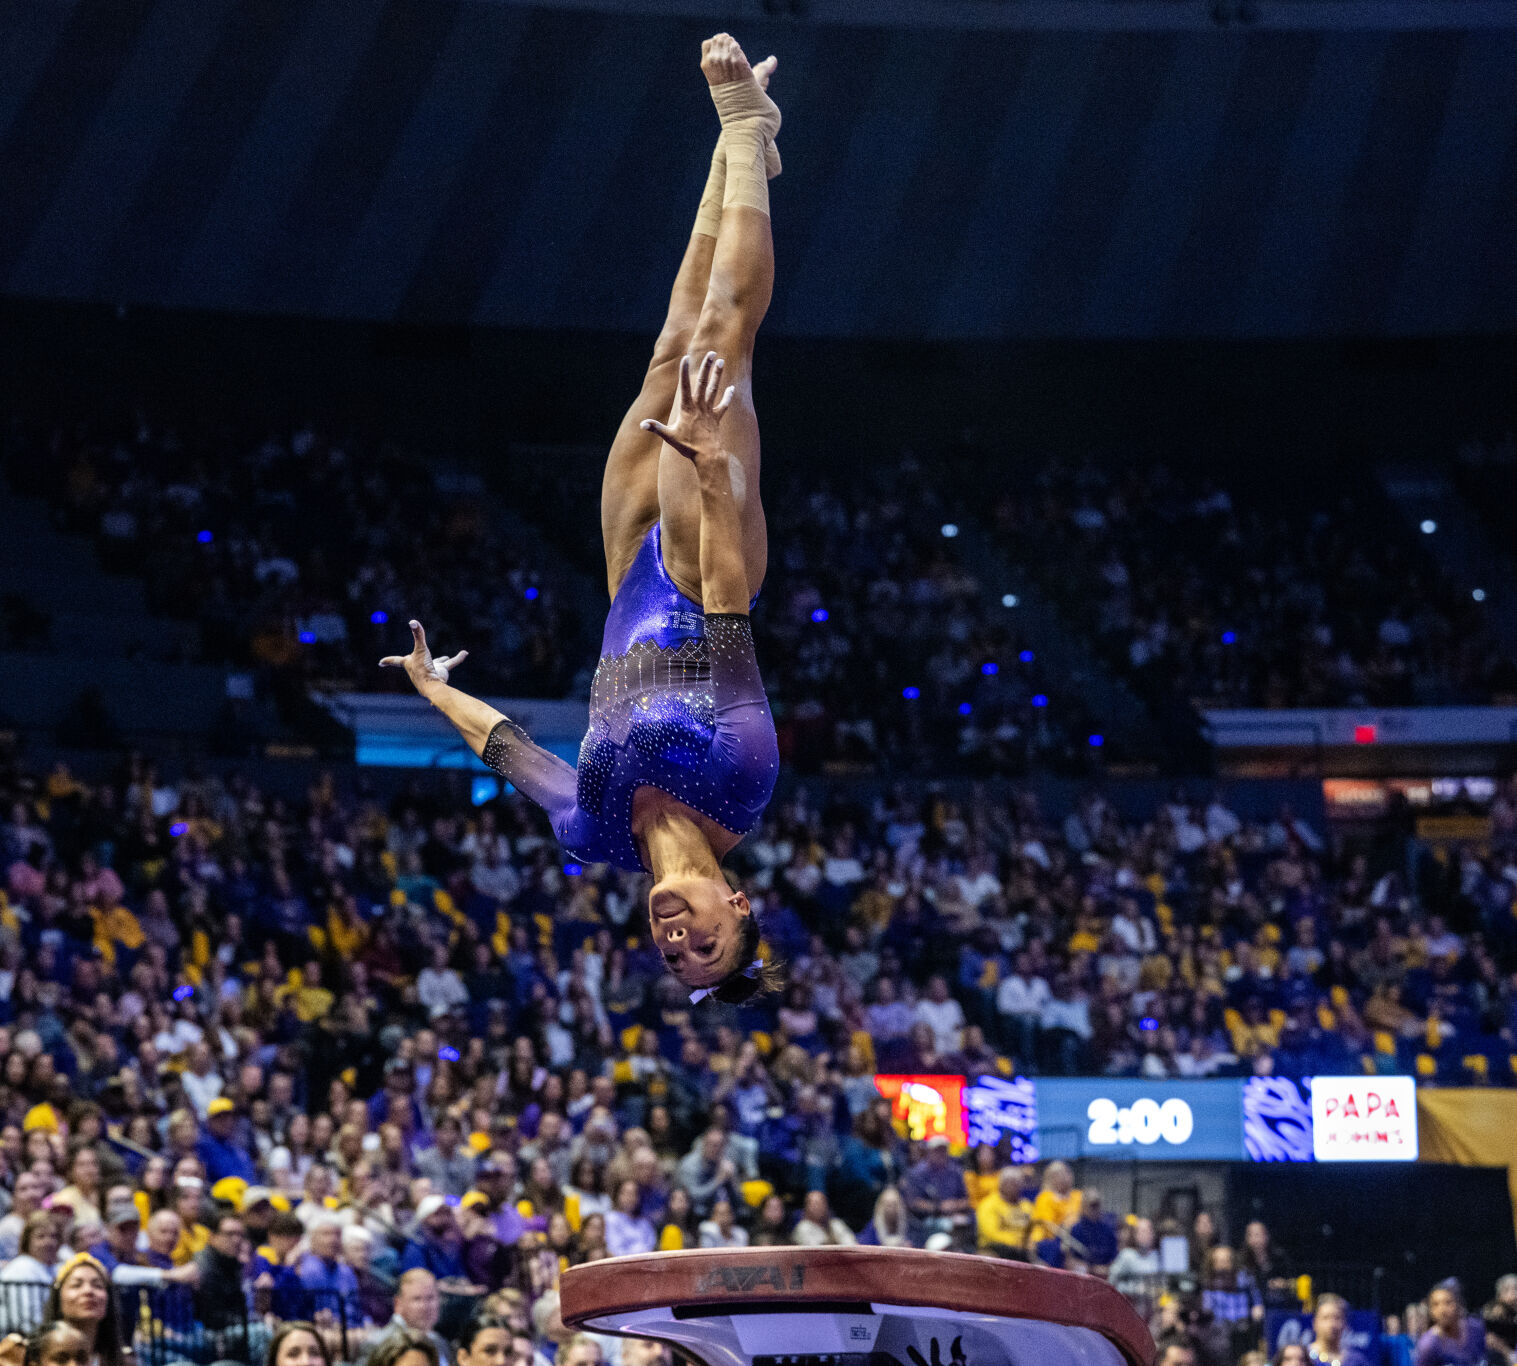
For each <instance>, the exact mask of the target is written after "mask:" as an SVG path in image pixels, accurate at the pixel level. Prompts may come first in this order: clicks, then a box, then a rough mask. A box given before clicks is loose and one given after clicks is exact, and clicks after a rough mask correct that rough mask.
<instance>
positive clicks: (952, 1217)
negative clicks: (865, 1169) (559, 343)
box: [901, 1134, 970, 1229]
mask: <svg viewBox="0 0 1517 1366" xmlns="http://www.w3.org/2000/svg"><path fill="white" fill-rule="evenodd" d="M901 1194H902V1195H904V1196H905V1197H906V1208H907V1209H908V1210H909V1211H910V1212H911V1213H912V1215H913V1216H915V1217H916V1218H918V1219H924V1220H931V1221H933V1225H934V1228H935V1229H941V1228H945V1227H946V1226H947V1225H949V1224H952V1223H953V1222H954V1221H956V1220H958V1219H966V1218H968V1216H969V1211H970V1205H969V1192H968V1191H967V1190H966V1189H965V1187H964V1172H963V1169H962V1168H961V1167H960V1166H959V1164H958V1163H957V1162H955V1161H954V1160H953V1156H952V1154H950V1153H949V1151H948V1140H947V1139H946V1138H944V1137H943V1136H942V1135H941V1134H939V1135H937V1136H936V1137H934V1138H929V1139H928V1140H927V1156H926V1157H924V1158H923V1159H922V1160H921V1161H920V1162H918V1163H916V1164H915V1165H914V1166H912V1167H911V1169H910V1170H909V1171H908V1172H907V1173H906V1179H905V1180H904V1181H902V1182H901Z"/></svg>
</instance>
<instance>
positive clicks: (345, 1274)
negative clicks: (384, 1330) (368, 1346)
mask: <svg viewBox="0 0 1517 1366" xmlns="http://www.w3.org/2000/svg"><path fill="white" fill-rule="evenodd" d="M308 1241H309V1244H310V1248H311V1250H310V1251H309V1252H307V1253H306V1255H305V1256H304V1257H302V1258H301V1259H300V1265H299V1266H298V1267H297V1268H296V1271H297V1274H298V1275H299V1276H300V1284H301V1285H302V1286H303V1287H304V1288H305V1290H306V1291H307V1292H308V1293H309V1295H310V1296H311V1308H312V1312H314V1313H319V1312H320V1311H322V1310H324V1309H325V1310H328V1311H330V1312H332V1313H336V1312H337V1307H338V1304H339V1303H341V1305H342V1307H343V1310H344V1321H345V1322H347V1323H362V1322H363V1310H362V1308H361V1307H360V1306H359V1303H358V1275H357V1273H356V1272H355V1271H354V1270H353V1268H352V1267H350V1266H348V1265H347V1264H346V1263H345V1262H343V1261H342V1221H341V1220H339V1219H338V1218H337V1217H336V1215H326V1216H318V1217H317V1219H316V1221H315V1223H313V1224H312V1225H311V1232H310V1234H309V1237H308Z"/></svg>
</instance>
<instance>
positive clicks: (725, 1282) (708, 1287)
mask: <svg viewBox="0 0 1517 1366" xmlns="http://www.w3.org/2000/svg"><path fill="white" fill-rule="evenodd" d="M805 1285H806V1268H805V1267H804V1266H793V1267H791V1268H790V1275H789V1276H788V1277H787V1276H786V1275H785V1268H784V1267H782V1266H752V1265H748V1264H746V1263H745V1264H738V1265H735V1266H716V1267H712V1268H711V1270H710V1271H704V1272H702V1273H701V1276H700V1279H699V1280H697V1281H696V1283H695V1293H696V1294H697V1295H704V1294H708V1293H709V1292H710V1291H713V1290H721V1291H725V1292H726V1293H727V1294H729V1295H751V1294H752V1293H753V1292H754V1291H756V1290H779V1291H785V1290H801V1289H804V1288H805Z"/></svg>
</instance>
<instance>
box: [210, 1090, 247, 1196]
mask: <svg viewBox="0 0 1517 1366" xmlns="http://www.w3.org/2000/svg"><path fill="white" fill-rule="evenodd" d="M241 1127H242V1126H241V1124H240V1122H239V1120H238V1116H237V1106H236V1105H235V1104H233V1102H232V1101H231V1100H229V1099H228V1098H227V1097H226V1096H217V1097H216V1099H215V1100H213V1101H212V1102H211V1103H210V1104H209V1105H208V1106H206V1110H205V1128H204V1130H203V1131H202V1133H201V1135H200V1138H199V1140H198V1141H197V1142H196V1144H195V1154H196V1156H197V1157H199V1158H200V1160H201V1162H202V1163H204V1164H205V1174H206V1177H207V1179H209V1181H210V1182H211V1184H212V1185H215V1184H216V1182H218V1181H222V1180H224V1179H225V1178H226V1177H229V1176H235V1177H238V1178H240V1179H241V1180H242V1181H243V1182H244V1183H246V1184H247V1185H249V1186H251V1185H252V1184H253V1183H254V1182H255V1181H257V1180H258V1168H257V1166H256V1165H255V1164H254V1162H253V1157H252V1154H251V1153H250V1152H249V1151H248V1149H247V1144H246V1142H245V1141H244V1139H243V1136H242V1134H241V1133H240V1132H239V1130H240V1129H241Z"/></svg>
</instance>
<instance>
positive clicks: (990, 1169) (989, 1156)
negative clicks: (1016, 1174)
mask: <svg viewBox="0 0 1517 1366" xmlns="http://www.w3.org/2000/svg"><path fill="white" fill-rule="evenodd" d="M1000 1183H1001V1168H1000V1165H999V1161H998V1157H997V1154H996V1150H995V1149H994V1148H993V1147H991V1146H990V1144H988V1143H982V1144H980V1146H979V1147H978V1148H976V1149H975V1150H974V1169H973V1170H972V1171H967V1172H965V1173H964V1191H965V1194H967V1195H968V1196H969V1203H970V1204H971V1205H973V1206H974V1208H975V1209H979V1207H980V1201H982V1200H985V1199H987V1198H988V1197H990V1196H992V1195H994V1194H995V1193H996V1190H997V1188H998V1187H999V1186H1000Z"/></svg>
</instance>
